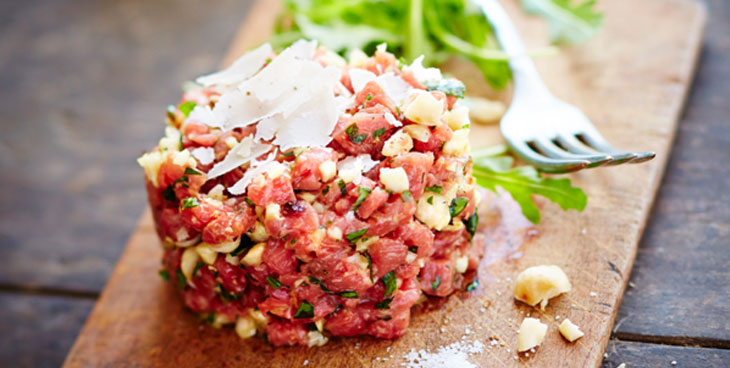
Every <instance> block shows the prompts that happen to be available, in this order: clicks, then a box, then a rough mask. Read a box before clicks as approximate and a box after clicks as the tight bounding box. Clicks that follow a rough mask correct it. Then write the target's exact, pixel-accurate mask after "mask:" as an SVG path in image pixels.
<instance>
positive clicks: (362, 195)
mask: <svg viewBox="0 0 730 368" xmlns="http://www.w3.org/2000/svg"><path fill="white" fill-rule="evenodd" d="M357 192H358V193H359V195H358V196H357V200H356V201H355V204H353V205H352V210H353V211H357V210H358V209H359V208H360V205H361V204H362V202H364V201H365V200H366V199H367V198H368V196H369V195H370V192H372V189H370V188H365V187H357Z"/></svg>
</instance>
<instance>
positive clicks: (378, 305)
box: [375, 298, 393, 309]
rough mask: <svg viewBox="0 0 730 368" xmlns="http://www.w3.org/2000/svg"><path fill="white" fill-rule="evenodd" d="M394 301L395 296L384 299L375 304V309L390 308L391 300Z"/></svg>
mask: <svg viewBox="0 0 730 368" xmlns="http://www.w3.org/2000/svg"><path fill="white" fill-rule="evenodd" d="M392 301H393V298H387V299H384V300H383V301H382V302H378V303H376V304H375V309H390V302H392Z"/></svg>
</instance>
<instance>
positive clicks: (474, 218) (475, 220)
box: [464, 211, 479, 236]
mask: <svg viewBox="0 0 730 368" xmlns="http://www.w3.org/2000/svg"><path fill="white" fill-rule="evenodd" d="M478 224H479V215H477V212H476V211H474V213H473V214H472V215H471V216H469V218H468V219H466V220H465V221H464V225H466V231H467V232H469V234H471V236H474V234H475V233H476V232H477V225H478Z"/></svg>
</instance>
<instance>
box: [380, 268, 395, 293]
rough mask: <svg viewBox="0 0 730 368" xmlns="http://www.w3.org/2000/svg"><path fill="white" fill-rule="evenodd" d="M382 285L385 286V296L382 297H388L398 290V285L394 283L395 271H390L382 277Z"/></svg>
mask: <svg viewBox="0 0 730 368" xmlns="http://www.w3.org/2000/svg"><path fill="white" fill-rule="evenodd" d="M383 284H385V294H384V295H383V296H385V297H388V296H390V295H391V294H393V292H395V289H397V288H398V283H396V281H395V271H393V270H391V271H390V272H388V273H386V274H385V276H383Z"/></svg>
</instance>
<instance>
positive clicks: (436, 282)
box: [431, 276, 441, 292]
mask: <svg viewBox="0 0 730 368" xmlns="http://www.w3.org/2000/svg"><path fill="white" fill-rule="evenodd" d="M439 286H441V276H436V279H435V280H433V281H432V282H431V290H433V291H434V292H435V291H436V289H438V288H439Z"/></svg>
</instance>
